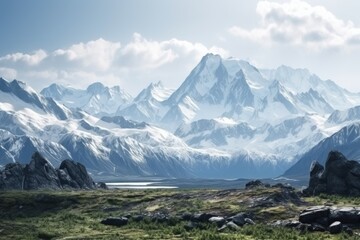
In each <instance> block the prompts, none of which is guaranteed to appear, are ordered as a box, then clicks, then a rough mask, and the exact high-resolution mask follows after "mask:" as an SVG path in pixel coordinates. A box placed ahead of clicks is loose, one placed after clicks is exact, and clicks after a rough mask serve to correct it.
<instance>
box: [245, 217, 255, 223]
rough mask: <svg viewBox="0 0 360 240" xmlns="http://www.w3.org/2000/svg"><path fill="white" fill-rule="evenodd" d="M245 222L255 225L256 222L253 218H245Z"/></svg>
mask: <svg viewBox="0 0 360 240" xmlns="http://www.w3.org/2000/svg"><path fill="white" fill-rule="evenodd" d="M245 224H249V225H255V222H254V221H253V220H252V219H251V218H245Z"/></svg>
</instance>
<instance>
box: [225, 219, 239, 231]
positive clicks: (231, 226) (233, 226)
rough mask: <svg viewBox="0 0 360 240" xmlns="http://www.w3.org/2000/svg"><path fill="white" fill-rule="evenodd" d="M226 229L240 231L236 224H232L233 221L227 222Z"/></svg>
mask: <svg viewBox="0 0 360 240" xmlns="http://www.w3.org/2000/svg"><path fill="white" fill-rule="evenodd" d="M226 227H227V228H229V229H230V230H234V231H237V230H239V229H240V227H239V226H238V225H237V224H236V223H234V222H233V221H231V222H228V223H227V224H226Z"/></svg>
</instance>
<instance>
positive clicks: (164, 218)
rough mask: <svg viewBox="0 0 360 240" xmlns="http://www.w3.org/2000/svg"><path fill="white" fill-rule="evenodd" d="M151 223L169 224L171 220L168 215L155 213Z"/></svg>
mask: <svg viewBox="0 0 360 240" xmlns="http://www.w3.org/2000/svg"><path fill="white" fill-rule="evenodd" d="M150 219H151V221H153V222H158V223H164V222H167V221H168V220H169V219H170V218H169V216H168V215H166V214H163V213H159V212H157V213H155V214H153V215H152V216H151V217H150Z"/></svg>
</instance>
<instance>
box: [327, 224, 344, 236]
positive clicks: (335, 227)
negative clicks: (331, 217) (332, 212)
mask: <svg viewBox="0 0 360 240" xmlns="http://www.w3.org/2000/svg"><path fill="white" fill-rule="evenodd" d="M342 227H343V226H342V223H341V222H339V221H336V222H333V223H332V224H331V225H330V226H329V232H330V233H331V234H337V233H340V232H341V230H342Z"/></svg>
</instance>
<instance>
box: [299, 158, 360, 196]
mask: <svg viewBox="0 0 360 240" xmlns="http://www.w3.org/2000/svg"><path fill="white" fill-rule="evenodd" d="M321 193H325V194H339V195H346V196H360V163H359V162H358V161H354V160H347V159H346V158H345V156H344V155H343V154H341V153H340V152H337V151H331V152H330V153H329V155H328V158H327V160H326V163H325V168H324V167H323V166H322V165H320V164H319V163H318V162H316V161H314V162H313V163H312V165H311V168H310V181H309V186H308V188H307V189H305V190H304V194H305V195H307V196H312V195H319V194H321Z"/></svg>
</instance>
